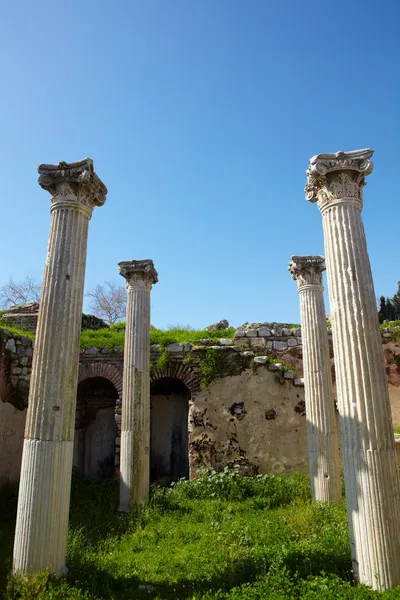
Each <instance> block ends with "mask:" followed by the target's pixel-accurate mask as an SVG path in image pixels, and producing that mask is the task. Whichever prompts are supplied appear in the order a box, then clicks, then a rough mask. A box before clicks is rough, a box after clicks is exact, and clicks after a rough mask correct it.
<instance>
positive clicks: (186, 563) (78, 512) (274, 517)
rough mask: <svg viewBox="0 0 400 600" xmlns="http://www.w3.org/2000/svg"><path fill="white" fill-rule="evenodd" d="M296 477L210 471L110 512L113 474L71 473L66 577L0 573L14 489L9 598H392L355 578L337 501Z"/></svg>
mask: <svg viewBox="0 0 400 600" xmlns="http://www.w3.org/2000/svg"><path fill="white" fill-rule="evenodd" d="M308 489H309V484H308V480H307V479H306V478H305V477H302V476H294V477H290V478H285V477H283V476H262V477H255V478H242V477H240V476H238V475H235V474H232V472H225V473H222V474H215V473H211V474H208V475H204V476H202V477H201V478H199V479H197V480H195V481H192V482H182V483H179V484H178V485H176V486H174V487H173V488H172V489H168V490H161V489H157V490H155V491H154V492H153V496H152V500H151V503H150V506H148V507H147V508H143V509H141V510H138V511H136V513H134V514H131V515H121V514H119V513H117V511H116V507H117V495H118V488H117V483H116V482H108V483H96V482H90V481H88V480H83V479H74V481H73V493H72V504H71V522H70V535H69V544H68V561H67V563H68V566H69V569H70V570H69V574H68V575H67V577H66V578H65V579H63V580H60V581H54V580H51V579H49V578H48V577H47V575H46V574H40V575H38V576H36V577H35V578H33V579H32V580H31V581H28V582H22V581H21V580H18V579H17V580H14V581H10V580H8V582H7V583H6V581H7V574H8V572H9V569H10V561H11V548H12V529H13V522H14V506H15V490H12V489H6V490H3V493H2V495H1V499H2V500H1V506H0V519H1V521H0V532H1V539H2V544H1V553H2V555H1V557H0V558H1V578H2V586H3V589H4V588H5V587H6V591H5V592H4V598H6V599H17V598H24V599H26V600H27V599H31V598H37V599H39V600H41V599H44V598H49V599H57V600H75V599H80V600H83V599H87V600H88V599H92V600H95V599H96V600H100V599H107V600H108V599H111V600H117V599H126V600H130V599H138V600H142V599H146V598H152V599H158V600H162V599H172V598H174V599H187V600H200V599H203V600H228V599H231V600H256V599H260V600H261V599H264V598H269V599H274V600H279V599H282V600H283V599H289V600H290V599H297V598H302V599H309V600H311V599H315V600H316V599H318V598H323V599H324V600H330V599H334V598H335V599H337V598H350V599H370V598H371V599H373V598H381V599H385V600H386V599H387V600H389V599H394V598H400V588H398V589H397V590H392V591H391V592H386V593H383V594H381V593H378V592H372V591H371V590H368V589H367V588H365V587H363V586H353V585H352V584H351V579H352V573H351V563H350V555H349V543H348V534H347V525H346V514H345V510H344V507H337V506H331V507H329V506H325V505H318V504H312V503H311V502H310V501H309V498H308V495H309V492H308Z"/></svg>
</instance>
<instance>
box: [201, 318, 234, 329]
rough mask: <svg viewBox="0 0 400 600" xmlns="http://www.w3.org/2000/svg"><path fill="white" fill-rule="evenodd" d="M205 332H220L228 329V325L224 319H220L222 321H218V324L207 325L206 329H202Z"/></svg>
mask: <svg viewBox="0 0 400 600" xmlns="http://www.w3.org/2000/svg"><path fill="white" fill-rule="evenodd" d="M204 329H205V330H206V331H222V330H224V329H229V323H228V321H227V320H226V319H222V321H218V323H214V325H208V327H204Z"/></svg>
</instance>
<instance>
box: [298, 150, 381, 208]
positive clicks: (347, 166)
mask: <svg viewBox="0 0 400 600" xmlns="http://www.w3.org/2000/svg"><path fill="white" fill-rule="evenodd" d="M373 153H374V151H373V150H370V149H369V148H367V149H365V150H354V151H352V152H336V154H317V155H316V156H313V157H312V158H311V160H310V166H309V168H308V169H307V171H306V174H307V183H306V187H305V190H304V191H305V194H306V199H307V200H309V201H310V202H318V207H319V208H320V209H321V210H323V209H324V208H327V207H328V206H329V205H330V204H331V203H332V202H333V201H337V200H342V199H352V202H353V203H355V204H358V205H359V206H360V208H361V207H362V199H363V195H362V194H363V192H362V189H363V187H364V185H365V181H364V179H365V177H366V176H367V175H369V174H370V173H371V172H372V169H373V167H374V165H373V163H372V161H371V157H372V155H373Z"/></svg>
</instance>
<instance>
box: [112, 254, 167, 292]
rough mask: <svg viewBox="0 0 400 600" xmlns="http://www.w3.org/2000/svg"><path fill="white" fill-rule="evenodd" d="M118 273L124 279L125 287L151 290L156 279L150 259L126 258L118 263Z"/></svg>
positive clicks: (156, 275) (156, 274) (155, 272)
mask: <svg viewBox="0 0 400 600" xmlns="http://www.w3.org/2000/svg"><path fill="white" fill-rule="evenodd" d="M118 266H119V274H120V275H122V277H125V279H126V287H127V289H129V288H139V289H147V290H151V286H152V285H153V284H155V283H157V281H158V273H157V271H156V270H155V268H154V263H153V261H152V260H128V261H125V262H120V263H118Z"/></svg>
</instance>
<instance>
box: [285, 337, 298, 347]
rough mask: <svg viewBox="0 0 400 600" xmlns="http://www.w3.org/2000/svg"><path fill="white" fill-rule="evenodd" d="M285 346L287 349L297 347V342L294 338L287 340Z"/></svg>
mask: <svg viewBox="0 0 400 600" xmlns="http://www.w3.org/2000/svg"><path fill="white" fill-rule="evenodd" d="M287 345H288V346H289V348H293V346H297V340H296V338H295V337H292V338H289V339H288V341H287Z"/></svg>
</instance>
